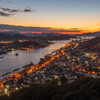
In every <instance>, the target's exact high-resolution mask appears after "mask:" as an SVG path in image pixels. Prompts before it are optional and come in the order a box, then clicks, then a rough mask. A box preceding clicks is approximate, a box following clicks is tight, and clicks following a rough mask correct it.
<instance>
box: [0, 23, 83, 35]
mask: <svg viewBox="0 0 100 100" xmlns="http://www.w3.org/2000/svg"><path fill="white" fill-rule="evenodd" d="M0 29H1V30H2V29H6V30H12V31H19V32H22V31H24V32H30V33H31V32H81V31H80V30H78V28H77V30H76V29H75V30H73V29H68V30H67V29H54V28H51V27H24V26H15V25H3V24H0Z"/></svg>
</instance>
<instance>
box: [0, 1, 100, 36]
mask: <svg viewBox="0 0 100 100" xmlns="http://www.w3.org/2000/svg"><path fill="white" fill-rule="evenodd" d="M99 3H100V1H99V0H95V1H94V0H91V1H90V0H85V1H82V0H66V1H65V0H54V1H53V0H50V1H46V0H42V1H41V0H30V1H28V0H21V1H20V0H17V1H16V0H0V25H1V24H5V25H15V26H22V27H40V28H42V27H44V28H48V27H49V28H51V29H53V30H58V31H60V30H66V31H68V30H69V32H70V31H71V32H72V31H73V33H72V34H76V31H77V33H78V34H81V33H88V32H97V31H100V19H99V18H100V13H99V9H100V6H99ZM1 30H2V29H1ZM5 30H6V28H5ZM9 30H10V29H9ZM15 31H16V30H15ZM74 31H75V33H74ZM32 32H34V31H32ZM37 32H38V30H37ZM45 32H46V31H45ZM62 33H64V32H62ZM67 33H68V32H66V33H64V34H67ZM68 34H69V33H68Z"/></svg>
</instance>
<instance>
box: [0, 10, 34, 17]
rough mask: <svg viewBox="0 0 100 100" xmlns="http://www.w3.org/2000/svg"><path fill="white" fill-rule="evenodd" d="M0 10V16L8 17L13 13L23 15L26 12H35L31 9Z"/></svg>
mask: <svg viewBox="0 0 100 100" xmlns="http://www.w3.org/2000/svg"><path fill="white" fill-rule="evenodd" d="M0 9H1V10H2V12H1V13H0V16H10V15H14V14H15V13H18V12H24V13H27V12H30V13H32V12H35V11H36V10H33V9H31V8H25V9H23V10H21V9H9V8H0Z"/></svg>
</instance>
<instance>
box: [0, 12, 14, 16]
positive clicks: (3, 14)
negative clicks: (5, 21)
mask: <svg viewBox="0 0 100 100" xmlns="http://www.w3.org/2000/svg"><path fill="white" fill-rule="evenodd" d="M10 15H13V14H8V13H4V12H0V16H6V17H7V16H10Z"/></svg>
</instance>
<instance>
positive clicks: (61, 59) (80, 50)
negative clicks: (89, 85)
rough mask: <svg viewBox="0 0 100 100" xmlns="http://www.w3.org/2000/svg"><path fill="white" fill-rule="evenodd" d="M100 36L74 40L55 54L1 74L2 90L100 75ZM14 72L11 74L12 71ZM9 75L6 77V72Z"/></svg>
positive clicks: (0, 87) (0, 92)
mask: <svg viewBox="0 0 100 100" xmlns="http://www.w3.org/2000/svg"><path fill="white" fill-rule="evenodd" d="M99 40H100V37H97V38H92V39H91V38H81V39H76V40H72V41H70V42H68V43H66V44H65V46H64V47H62V48H60V49H59V50H57V51H54V52H52V54H47V55H45V57H44V58H41V59H40V62H39V63H38V64H36V65H34V64H33V63H30V64H28V65H26V66H23V67H22V69H21V70H20V68H17V69H15V70H13V71H12V72H8V73H5V74H2V75H1V83H0V94H1V95H4V94H6V95H8V96H9V95H10V94H11V93H12V92H14V91H17V90H20V89H22V88H25V87H26V88H27V87H30V86H32V85H35V84H45V83H48V82H50V81H52V80H54V79H58V80H59V81H58V83H57V84H58V85H61V84H62V83H61V80H60V79H61V78H62V77H64V78H65V79H66V80H67V82H68V83H72V82H74V81H75V80H77V79H84V78H86V77H92V78H100V52H99V51H100V41H99ZM11 73H12V74H11ZM8 74H10V75H9V77H7V78H3V77H4V76H6V75H8Z"/></svg>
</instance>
